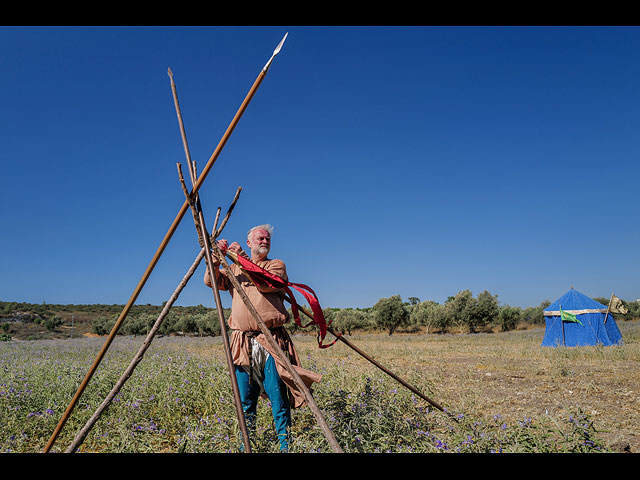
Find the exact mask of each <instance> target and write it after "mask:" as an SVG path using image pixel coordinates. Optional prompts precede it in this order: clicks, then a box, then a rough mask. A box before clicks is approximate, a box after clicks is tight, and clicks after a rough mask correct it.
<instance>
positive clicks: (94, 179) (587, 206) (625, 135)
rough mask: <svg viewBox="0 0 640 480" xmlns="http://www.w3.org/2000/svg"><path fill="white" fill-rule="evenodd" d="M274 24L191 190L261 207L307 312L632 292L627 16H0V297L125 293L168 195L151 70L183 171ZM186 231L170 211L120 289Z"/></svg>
mask: <svg viewBox="0 0 640 480" xmlns="http://www.w3.org/2000/svg"><path fill="white" fill-rule="evenodd" d="M286 32H289V36H288V38H287V41H286V43H285V45H284V47H283V49H282V51H281V53H280V54H279V55H278V56H277V57H276V59H275V61H274V64H273V66H272V67H271V70H270V72H269V74H268V75H267V77H266V79H265V81H264V83H263V84H262V86H261V87H260V89H259V90H258V93H257V94H256V96H255V98H254V99H253V101H252V103H251V104H250V106H249V108H248V109H247V111H246V113H245V115H244V117H243V118H242V119H241V121H240V123H239V124H238V127H237V128H236V130H235V132H234V134H233V135H232V137H231V139H230V140H229V142H228V144H227V146H226V147H225V149H224V150H223V152H222V154H221V155H220V157H219V158H218V161H217V162H216V164H215V166H214V167H213V169H212V171H211V173H210V175H209V176H208V178H207V180H206V182H205V183H204V185H203V187H202V189H201V190H200V193H201V199H202V204H203V208H204V210H205V213H206V214H207V216H208V221H209V223H211V222H212V220H213V217H214V215H215V210H216V208H217V207H218V206H221V207H222V208H223V212H224V211H226V208H227V206H228V204H229V202H230V201H231V199H232V197H233V194H234V193H235V190H236V188H237V187H238V186H242V187H243V193H242V196H241V199H240V202H239V204H238V207H237V209H236V211H235V213H234V215H233V216H232V219H231V222H230V223H229V225H228V227H227V229H226V237H227V238H228V239H230V240H239V241H241V242H244V239H245V237H246V231H247V229H248V228H249V227H250V226H252V225H254V224H257V223H271V224H273V225H274V226H275V232H274V236H273V247H272V257H277V258H282V259H283V260H285V262H286V263H287V266H288V271H289V276H290V279H291V280H292V281H295V282H300V283H305V284H308V285H310V286H311V287H312V288H314V290H315V291H316V293H317V294H318V296H319V298H320V302H321V304H322V305H323V306H324V307H341V308H344V307H369V306H372V305H373V304H374V303H375V302H376V301H377V300H378V299H379V298H381V297H388V296H391V295H396V294H397V295H401V296H402V298H403V299H405V300H406V299H407V298H408V297H412V296H413V297H418V298H420V299H421V300H435V301H438V302H443V301H445V300H446V299H447V297H448V296H450V295H455V294H456V293H457V292H458V291H460V290H464V289H470V290H471V291H472V292H473V294H474V295H477V294H478V293H479V292H481V291H483V290H488V291H490V292H491V293H492V294H495V295H498V299H499V301H500V302H501V303H502V304H509V305H514V306H522V307H526V306H532V305H538V304H540V302H542V301H544V300H545V299H549V300H551V301H554V300H555V299H557V298H558V297H560V296H561V295H562V294H564V293H565V292H566V291H567V290H568V289H569V288H570V287H571V286H572V285H573V286H574V287H575V288H576V289H577V290H579V291H581V292H583V293H585V294H587V295H591V296H608V295H610V294H611V293H612V292H615V294H616V295H618V296H619V297H621V298H623V299H626V300H635V299H636V298H640V275H639V273H640V268H639V267H640V250H639V249H638V245H639V244H640V221H639V213H640V208H639V203H640V200H639V196H638V184H639V182H640V158H639V154H640V133H639V132H640V28H622V27H609V28H598V27H517V28H516V27H375V28H374V27H291V26H283V27H275V26H269V27H166V28H165V27H86V28H85V27H68V28H62V27H0V45H2V49H1V50H0V65H1V67H2V72H1V74H0V86H1V88H0V111H1V112H2V115H0V132H2V142H1V147H0V156H1V162H2V173H1V176H2V188H1V189H0V195H1V197H0V205H1V207H0V208H1V209H2V210H1V218H2V223H1V225H2V233H1V235H0V268H1V274H0V300H3V301H22V302H32V303H41V302H47V303H75V304H83V303H106V304H114V303H118V304H124V303H126V302H127V300H128V299H129V297H130V295H131V293H132V292H133V290H134V288H135V286H136V284H137V283H138V281H139V279H140V278H141V276H142V274H143V272H144V270H145V269H146V267H147V265H148V263H149V261H150V260H151V258H152V256H153V254H154V252H155V251H156V248H157V247H158V245H159V244H160V241H161V240H162V238H163V237H164V235H165V233H166V232H167V230H168V229H169V226H170V224H171V222H172V221H173V219H174V217H175V215H176V213H177V212H178V210H179V208H180V206H181V205H182V202H183V201H184V196H183V194H182V191H181V189H180V186H179V183H178V176H177V171H176V163H177V162H182V163H183V164H184V151H183V148H182V142H181V138H180V133H179V129H178V121H177V118H176V114H175V110H174V104H173V99H172V95H171V88H170V80H169V77H168V75H167V69H168V68H171V69H172V71H173V74H174V79H175V81H176V84H177V88H178V94H179V98H180V103H181V107H182V114H183V117H184V121H185V127H186V131H187V136H188V140H189V145H190V148H191V154H192V157H193V158H194V159H195V160H196V162H197V163H198V166H199V167H200V168H202V167H204V165H205V163H206V161H207V160H208V159H209V157H210V156H211V154H212V152H213V150H214V148H215V146H216V145H217V144H218V141H219V140H220V138H221V136H222V134H223V132H224V131H225V129H226V128H227V126H228V125H229V122H230V121H231V119H232V117H233V115H234V114H235V112H236V110H237V109H238V107H239V105H240V103H241V102H242V100H243V99H244V97H245V95H246V93H247V92H248V90H249V88H250V87H251V85H252V83H253V81H254V80H255V78H256V77H257V75H258V72H259V70H260V69H261V68H262V66H263V65H264V64H265V62H266V61H267V60H268V58H269V57H270V55H271V53H272V52H273V49H274V48H275V46H276V45H277V44H278V42H279V41H280V39H281V38H282V37H283V35H284V34H285V33H286ZM184 171H185V173H186V169H185V170H184ZM198 250H199V246H198V244H197V241H196V236H195V231H194V227H193V221H192V219H191V216H190V214H187V215H186V216H185V217H184V219H183V221H182V223H181V224H180V227H179V228H178V230H177V231H176V233H175V235H174V236H173V238H172V240H171V242H170V243H169V246H168V247H167V249H166V251H165V252H164V254H163V256H162V257H161V259H160V262H159V263H158V265H157V267H156V268H155V270H154V272H153V273H152V275H151V277H150V279H149V281H148V282H147V284H146V286H145V287H144V289H143V291H142V293H141V295H140V297H139V298H138V301H137V303H139V304H145V303H151V304H160V303H162V302H163V301H165V300H167V299H168V298H169V296H170V295H171V293H172V292H173V290H174V288H175V287H176V285H177V284H178V282H179V280H180V279H181V278H182V277H183V275H184V273H185V272H186V270H187V268H188V267H189V266H190V265H191V263H192V262H193V259H194V258H195V256H196V254H197V252H198ZM203 273H204V264H203V265H202V266H201V267H200V269H199V270H198V272H197V273H196V275H195V278H194V279H193V280H192V281H191V282H190V284H189V285H188V287H187V288H186V289H185V291H184V292H183V294H182V296H181V298H180V300H179V301H178V304H180V305H197V304H203V305H206V306H213V305H214V302H213V296H212V294H211V291H210V290H207V289H206V288H205V287H204V286H203V284H202V276H203ZM224 303H225V305H229V301H228V296H227V295H224Z"/></svg>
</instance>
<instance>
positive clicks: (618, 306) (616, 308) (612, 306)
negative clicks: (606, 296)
mask: <svg viewBox="0 0 640 480" xmlns="http://www.w3.org/2000/svg"><path fill="white" fill-rule="evenodd" d="M609 311H610V312H611V313H621V314H623V315H624V314H625V313H629V309H628V308H627V307H625V306H624V303H622V300H620V299H619V298H618V297H616V296H615V295H612V296H611V302H610V303H609Z"/></svg>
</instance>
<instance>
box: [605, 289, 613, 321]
mask: <svg viewBox="0 0 640 480" xmlns="http://www.w3.org/2000/svg"><path fill="white" fill-rule="evenodd" d="M611 302H613V293H612V294H611V298H610V299H609V305H608V306H607V313H605V314H604V322H603V324H606V323H607V317H609V310H611Z"/></svg>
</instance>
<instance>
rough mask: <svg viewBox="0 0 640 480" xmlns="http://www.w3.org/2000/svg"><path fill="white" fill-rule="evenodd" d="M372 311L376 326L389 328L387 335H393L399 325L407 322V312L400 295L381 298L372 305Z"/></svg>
mask: <svg viewBox="0 0 640 480" xmlns="http://www.w3.org/2000/svg"><path fill="white" fill-rule="evenodd" d="M372 312H373V318H374V321H375V324H376V326H378V327H379V328H382V329H385V330H389V335H393V332H394V331H395V330H396V329H397V328H398V327H399V326H401V325H406V324H408V322H409V312H408V310H407V309H406V308H405V305H404V304H403V303H402V298H400V295H393V296H392V297H389V298H381V299H380V300H378V301H377V302H376V304H375V305H374V306H373V310H372Z"/></svg>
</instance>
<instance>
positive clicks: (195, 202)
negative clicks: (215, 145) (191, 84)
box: [169, 69, 251, 453]
mask: <svg viewBox="0 0 640 480" xmlns="http://www.w3.org/2000/svg"><path fill="white" fill-rule="evenodd" d="M169 77H170V78H171V91H172V93H173V102H174V104H175V107H176V115H177V117H178V124H179V126H180V134H181V136H182V144H183V146H184V153H185V156H186V159H187V166H188V168H189V175H190V177H191V183H192V184H194V183H195V180H196V167H195V164H194V162H193V161H192V160H191V153H190V152H189V144H188V142H187V134H186V132H185V128H184V121H183V119H182V111H181V108H180V102H179V101H178V92H177V89H176V84H175V82H174V81H173V74H172V72H171V69H169ZM178 173H179V175H180V183H181V185H182V188H183V190H184V194H185V196H186V199H187V201H188V202H189V204H190V206H191V210H192V211H193V221H194V224H195V227H196V233H197V234H198V237H199V238H200V240H201V243H202V247H203V248H204V249H205V252H207V253H206V255H205V261H206V264H207V267H208V268H207V270H208V271H209V276H210V280H211V290H212V291H213V296H214V298H215V302H216V310H217V313H218V321H219V322H220V335H221V336H222V343H223V346H224V352H225V357H226V360H227V369H228V370H229V379H230V380H231V392H232V393H233V402H234V405H235V408H236V416H237V417H238V425H239V426H240V432H241V434H242V439H243V442H244V450H243V451H244V452H246V453H251V443H250V442H249V432H248V431H247V424H246V420H245V417H244V410H243V408H242V400H241V398H240V389H239V388H238V379H237V378H236V373H235V367H234V365H233V357H232V355H231V346H230V345H229V336H228V334H227V326H226V322H225V318H224V311H223V309H222V301H221V300H220V291H219V289H218V283H217V282H216V279H215V275H214V274H213V271H214V270H213V263H212V261H211V254H210V252H211V242H210V240H209V237H208V236H207V227H206V226H205V221H204V214H203V212H202V205H201V204H200V196H199V195H198V194H197V193H196V194H195V195H193V196H189V192H188V191H187V187H186V185H185V183H184V179H183V177H182V170H181V169H180V164H179V163H178Z"/></svg>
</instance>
